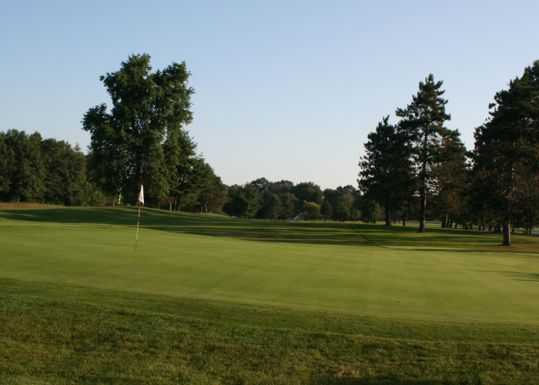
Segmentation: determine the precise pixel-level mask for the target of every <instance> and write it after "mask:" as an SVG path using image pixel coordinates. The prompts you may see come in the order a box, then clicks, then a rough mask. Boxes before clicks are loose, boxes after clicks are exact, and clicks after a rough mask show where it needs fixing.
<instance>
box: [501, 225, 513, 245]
mask: <svg viewBox="0 0 539 385" xmlns="http://www.w3.org/2000/svg"><path fill="white" fill-rule="evenodd" d="M502 245H504V246H511V223H509V221H508V220H506V221H504V223H503V242H502Z"/></svg>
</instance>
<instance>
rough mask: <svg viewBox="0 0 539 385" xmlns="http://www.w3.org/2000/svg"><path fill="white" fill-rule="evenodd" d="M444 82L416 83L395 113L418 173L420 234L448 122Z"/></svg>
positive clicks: (429, 78) (426, 81)
mask: <svg viewBox="0 0 539 385" xmlns="http://www.w3.org/2000/svg"><path fill="white" fill-rule="evenodd" d="M442 85H443V82H441V81H435V80H434V76H433V75H432V74H430V75H428V76H427V77H426V78H425V80H424V81H423V82H420V83H419V90H418V92H417V94H416V95H414V96H413V97H412V102H411V103H410V104H409V105H408V106H407V107H406V108H399V109H397V112H396V114H397V116H398V117H399V118H401V120H400V122H399V125H400V127H401V128H402V130H403V131H404V132H405V133H406V135H407V136H408V140H410V142H411V144H412V149H413V155H414V156H413V160H414V166H415V168H416V169H417V172H418V175H417V177H418V189H419V201H420V212H419V231H424V230H425V220H426V210H427V196H428V194H429V192H430V191H431V190H432V184H433V182H434V174H433V171H432V170H433V164H434V162H435V157H436V154H437V153H438V152H439V150H440V146H441V141H442V137H443V135H444V133H445V130H446V129H445V127H444V123H445V122H446V121H447V120H449V119H450V115H449V114H447V113H446V111H445V105H446V104H447V100H446V99H444V98H443V95H444V93H445V91H444V90H443V89H442Z"/></svg>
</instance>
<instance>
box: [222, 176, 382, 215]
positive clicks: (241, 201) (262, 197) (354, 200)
mask: <svg viewBox="0 0 539 385" xmlns="http://www.w3.org/2000/svg"><path fill="white" fill-rule="evenodd" d="M366 203H367V204H368V205H365V200H364V199H362V196H361V194H360V193H359V191H358V190H357V189H356V188H354V187H353V186H344V187H338V188H336V189H325V190H322V189H321V188H320V186H318V185H316V184H314V183H312V182H303V183H298V184H294V183H293V182H290V181H287V180H282V181H278V182H270V181H268V180H267V179H265V178H259V179H256V180H254V181H252V182H250V183H247V184H245V185H242V186H239V185H233V186H230V187H229V188H228V195H227V200H226V203H225V204H224V207H223V211H224V212H225V213H227V214H229V215H232V216H236V217H245V218H261V219H306V220H312V219H332V220H338V221H347V220H359V219H363V220H366V221H373V220H375V219H376V215H377V206H376V205H372V204H371V202H366Z"/></svg>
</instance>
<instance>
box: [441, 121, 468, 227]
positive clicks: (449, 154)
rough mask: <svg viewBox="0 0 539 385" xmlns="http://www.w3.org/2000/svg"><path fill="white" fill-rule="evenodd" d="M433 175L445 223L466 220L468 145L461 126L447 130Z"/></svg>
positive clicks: (444, 225) (443, 222)
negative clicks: (461, 132) (466, 145)
mask: <svg viewBox="0 0 539 385" xmlns="http://www.w3.org/2000/svg"><path fill="white" fill-rule="evenodd" d="M433 176H434V181H435V190H436V191H435V192H436V201H435V202H434V204H435V205H436V206H437V208H438V214H439V215H440V219H441V223H442V227H448V226H450V225H451V224H452V223H454V222H456V221H458V220H463V217H464V205H465V202H464V201H465V194H466V187H467V166H466V147H465V146H464V143H462V140H461V139H460V133H459V132H458V131H457V130H446V131H445V132H444V134H443V136H442V140H441V143H440V149H439V152H438V153H437V154H436V156H435V158H434V165H433Z"/></svg>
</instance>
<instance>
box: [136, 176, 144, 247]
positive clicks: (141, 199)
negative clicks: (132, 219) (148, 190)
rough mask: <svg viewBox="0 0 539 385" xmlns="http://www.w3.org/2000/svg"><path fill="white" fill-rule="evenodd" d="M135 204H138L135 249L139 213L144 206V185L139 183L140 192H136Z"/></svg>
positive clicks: (138, 227) (138, 228) (138, 229)
mask: <svg viewBox="0 0 539 385" xmlns="http://www.w3.org/2000/svg"><path fill="white" fill-rule="evenodd" d="M137 206H138V213H137V233H136V235H135V250H137V246H138V235H139V232H140V215H141V213H142V210H143V208H144V186H143V185H140V192H139V194H138V200H137Z"/></svg>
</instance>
